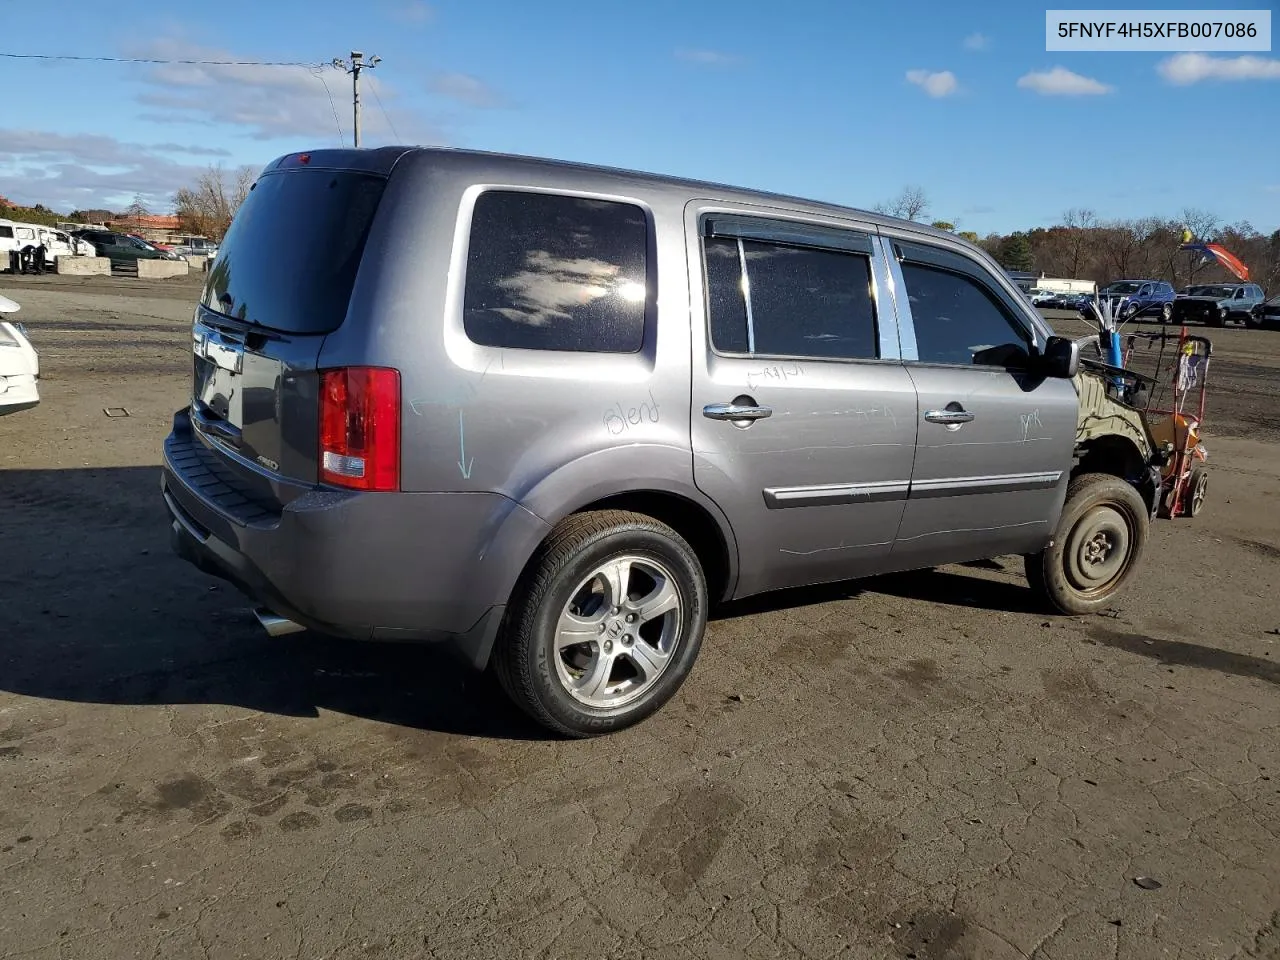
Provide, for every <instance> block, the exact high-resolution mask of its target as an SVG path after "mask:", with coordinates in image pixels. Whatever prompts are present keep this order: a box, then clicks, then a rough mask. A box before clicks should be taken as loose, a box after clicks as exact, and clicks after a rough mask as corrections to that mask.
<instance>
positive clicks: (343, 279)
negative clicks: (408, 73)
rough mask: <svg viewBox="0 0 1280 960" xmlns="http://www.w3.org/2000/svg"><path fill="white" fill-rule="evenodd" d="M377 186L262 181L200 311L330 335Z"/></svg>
mask: <svg viewBox="0 0 1280 960" xmlns="http://www.w3.org/2000/svg"><path fill="white" fill-rule="evenodd" d="M385 186H386V181H385V180H383V179H382V178H380V177H373V176H368V175H365V174H362V173H356V172H347V171H343V172H337V173H334V172H332V171H328V170H321V169H305V168H303V169H290V170H289V171H288V172H281V173H270V174H268V175H266V176H264V177H262V178H261V179H259V180H258V182H257V183H256V184H254V186H253V187H252V189H250V191H249V196H248V198H247V199H246V200H245V201H244V203H242V204H241V205H240V209H239V210H237V211H236V215H235V219H234V220H232V222H231V229H230V230H228V231H227V235H226V238H225V239H224V240H223V244H222V255H221V256H220V257H218V262H217V263H216V264H215V265H214V268H213V269H212V270H210V271H209V280H208V282H207V283H206V284H205V289H204V294H203V299H202V302H203V304H204V306H205V307H206V308H207V309H209V310H214V311H216V312H218V313H223V314H226V315H227V316H231V317H236V318H239V319H241V320H248V321H250V322H252V323H257V324H261V325H262V326H264V327H266V328H268V329H270V330H282V331H285V332H287V333H298V334H320V333H329V332H331V331H333V330H336V329H338V327H339V326H341V325H342V322H343V320H345V319H346V316H347V309H348V307H349V306H350V303H351V292H352V290H353V289H354V287H355V282H356V273H357V272H358V271H359V269H360V261H361V258H362V257H363V256H364V250H365V242H366V240H367V238H368V236H369V229H370V227H371V226H372V224H373V218H374V215H375V214H376V213H377V210H378V204H379V202H380V201H381V200H382V192H383V189H384V188H385ZM113 242H116V243H125V242H126V241H124V240H122V239H121V238H120V237H119V236H116V235H113Z"/></svg>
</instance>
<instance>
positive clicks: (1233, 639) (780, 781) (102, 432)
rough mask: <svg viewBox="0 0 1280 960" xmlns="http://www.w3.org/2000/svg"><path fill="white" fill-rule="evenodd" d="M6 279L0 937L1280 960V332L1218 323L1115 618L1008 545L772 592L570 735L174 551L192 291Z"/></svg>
mask: <svg viewBox="0 0 1280 960" xmlns="http://www.w3.org/2000/svg"><path fill="white" fill-rule="evenodd" d="M3 289H4V292H5V293H6V294H8V295H10V296H13V297H14V298H15V299H17V300H18V301H19V302H21V303H22V305H23V311H22V313H21V314H20V318H21V319H22V320H23V321H24V322H25V323H26V324H27V326H28V328H29V331H30V333H31V335H32V337H33V339H34V341H35V343H36V345H37V347H38V349H39V350H40V351H41V361H42V373H43V377H44V379H43V382H42V394H43V402H42V403H41V405H40V406H39V407H37V408H36V409H34V410H31V411H29V412H26V413H23V414H19V415H15V416H11V417H5V418H3V419H0V457H2V458H3V461H2V463H0V468H2V469H0V518H3V522H2V523H0V556H2V557H4V558H5V562H4V564H3V567H0V615H2V616H3V622H2V624H0V904H2V905H3V909H2V910H0V955H2V956H5V957H16V956H23V957H33V958H63V957H67V958H70V957H76V958H82V957H83V958H97V957H103V958H124V957H165V958H168V957H174V958H187V957H206V958H213V960H221V958H232V957H255V958H256V957H263V958H267V957H271V958H274V957H286V956H287V957H293V956H298V957H304V958H319V957H326V958H329V957H332V958H339V957H340V958H351V957H366V956H368V957H397V958H398V957H440V958H446V957H447V958H455V957H501V958H516V957H551V956H554V957H560V956H564V957H575V958H577V957H593V958H605V957H608V958H623V957H626V958H631V957H634V958H641V957H644V958H658V957H680V958H686V957H688V958H691V957H723V958H744V957H762V958H764V957H815V958H827V957H899V958H913V957H914V958H917V960H951V958H1013V957H1036V958H1046V960H1049V958H1053V960H1058V958H1089V960H1096V958H1102V957H1113V956H1116V957H1125V958H1131V957H1132V958H1138V957H1142V958H1146V957H1150V958H1156V957H1159V958H1188V960H1192V958H1194V960H1208V958H1216V957H1252V958H1264V957H1266V958H1276V957H1280V706H1278V704H1277V701H1278V699H1280V634H1278V633H1277V631H1280V599H1277V597H1278V595H1280V575H1278V571H1280V563H1278V560H1280V499H1278V496H1280V480H1278V479H1277V478H1278V477H1280V413H1278V412H1277V411H1278V410H1280V332H1276V331H1245V330H1241V329H1239V328H1230V329H1227V330H1219V331H1212V335H1213V337H1214V340H1215V345H1216V346H1217V351H1218V353H1217V359H1216V360H1215V363H1214V366H1213V368H1212V371H1211V376H1212V380H1213V391H1214V392H1213V393H1212V395H1211V397H1210V404H1211V405H1210V412H1209V416H1208V419H1207V422H1206V428H1205V430H1206V442H1207V443H1208V445H1209V449H1210V453H1211V465H1212V468H1213V474H1212V483H1211V487H1210V502H1209V505H1208V507H1207V508H1206V511H1205V514H1204V515H1202V516H1201V517H1200V518H1199V519H1196V520H1179V521H1162V522H1160V523H1159V524H1157V526H1156V527H1155V529H1154V533H1153V543H1152V546H1151V548H1150V550H1149V553H1148V559H1147V562H1146V565H1145V568H1144V569H1143V571H1142V573H1141V575H1140V577H1139V578H1138V581H1137V582H1136V583H1135V584H1134V586H1133V587H1132V588H1131V589H1130V591H1129V592H1128V594H1127V595H1126V596H1125V597H1124V598H1123V600H1122V601H1121V602H1119V603H1118V604H1117V605H1116V607H1115V608H1114V610H1112V611H1111V613H1110V614H1109V615H1107V616H1100V617H1093V618H1084V619H1069V618H1047V617H1045V616H1044V615H1043V614H1041V613H1039V612H1037V611H1035V610H1033V609H1031V608H1030V607H1029V606H1028V595H1027V591H1026V590H1025V588H1024V585H1023V581H1022V579H1021V564H1020V563H1019V562H1017V561H1015V560H1010V559H1005V560H1001V561H999V562H997V563H991V564H983V565H977V566H970V567H949V568H940V569H938V570H936V571H932V572H926V573H917V574H912V575H906V576H896V577H891V578H884V579H877V580H871V581H861V582H854V583H849V584H843V585H840V586H838V587H832V588H824V589H821V590H809V591H802V592H798V593H792V594H787V595H783V596H777V597H771V598H769V599H768V600H767V601H764V602H756V603H753V604H750V605H747V606H742V607H738V608H735V609H732V610H728V611H725V612H724V615H723V616H722V618H721V619H719V620H718V621H717V622H715V623H714V624H713V625H712V627H711V630H710V634H709V636H708V639H707V642H706V643H705V644H704V647H703V653H702V657H701V659H700V661H699V664H698V666H697V668H696V670H695V673H694V676H693V678H692V679H691V680H690V682H689V683H687V684H686V685H685V687H684V689H683V690H682V692H681V693H680V694H679V695H678V696H677V697H676V699H675V700H673V701H672V702H671V703H670V705H669V706H668V707H667V708H666V709H665V710H664V711H662V712H661V713H660V714H659V715H658V716H656V717H654V718H653V719H652V720H650V721H648V722H646V723H645V724H643V725H641V726H640V727H637V728H635V729H633V730H631V731H628V732H625V733H623V734H620V735H617V736H613V737H609V738H605V739H600V740H594V741H589V742H575V743H566V742H557V741H551V740H547V739H545V738H543V736H542V735H541V733H540V731H539V730H538V729H537V728H535V727H533V726H531V725H530V724H529V723H527V722H525V721H524V720H523V719H522V718H521V717H520V716H518V715H517V714H516V713H515V712H513V710H512V709H511V708H510V707H508V706H507V705H506V703H505V701H504V700H503V699H502V698H501V696H500V694H498V693H497V692H496V690H495V689H494V687H493V686H492V685H491V684H490V682H489V681H488V680H487V679H485V678H477V677H475V676H469V675H466V674H464V673H462V672H460V671H459V670H458V669H456V668H455V667H453V666H452V665H451V664H449V663H448V662H447V661H446V660H444V659H443V658H441V657H440V656H439V655H435V654H433V653H432V652H431V651H429V650H423V649H418V648H408V647H390V648H383V647H378V646H373V645H349V644H344V643H338V642H332V641H326V640H324V639H320V638H315V637H311V636H306V635H303V636H295V637H289V638H285V639H282V640H275V641H271V640H268V639H267V638H265V637H264V636H262V635H261V633H260V631H259V630H258V628H257V627H256V625H255V624H254V623H253V622H252V620H251V618H250V616H249V614H248V606H247V603H246V601H245V600H244V599H243V598H242V597H240V596H239V595H238V594H236V593H235V592H234V591H233V590H232V589H231V588H229V587H226V586H223V585H219V584H218V583H217V582H216V581H213V580H211V579H209V578H206V577H204V576H202V575H201V574H199V573H197V572H196V571H194V570H193V569H191V568H190V567H188V566H187V565H185V564H183V563H181V562H180V561H178V560H176V559H175V558H173V557H171V556H170V554H169V552H168V547H167V539H166V527H165V522H164V518H163V507H162V505H161V503H160V499H159V487H158V470H157V464H158V462H159V448H160V443H161V440H162V438H163V436H164V434H165V433H166V431H167V429H168V423H169V418H170V416H171V414H172V412H173V411H174V410H175V409H177V408H178V407H180V406H182V405H183V403H184V402H185V396H186V393H187V390H188V388H189V384H188V377H189V368H190V359H189V350H190V338H189V333H188V327H187V324H188V322H189V320H190V314H191V305H192V303H193V302H194V299H195V296H196V292H197V286H196V283H195V281H168V282H148V281H139V280H132V279H125V278H119V279H110V278H84V279H80V278H58V277H42V278H10V277H5V278H3ZM104 407H125V408H127V410H128V412H129V416H127V417H115V418H108V417H106V416H105V415H104V413H103V408H104ZM1141 877H1150V878H1154V879H1156V880H1158V881H1159V883H1160V884H1161V885H1160V886H1159V887H1158V888H1157V889H1144V888H1143V887H1142V886H1140V885H1139V884H1137V883H1135V878H1141Z"/></svg>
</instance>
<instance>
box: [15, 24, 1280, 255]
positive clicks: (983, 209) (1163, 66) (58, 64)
mask: <svg viewBox="0 0 1280 960" xmlns="http://www.w3.org/2000/svg"><path fill="white" fill-rule="evenodd" d="M1161 6H1163V7H1165V8H1181V7H1198V8H1204V7H1206V6H1208V3H1207V0H1201V2H1200V3H1198V4H1179V3H1164V4H1161ZM1223 6H1228V5H1227V4H1223ZM1235 6H1252V7H1262V6H1263V5H1262V4H1258V3H1254V4H1237V5H1235ZM52 11H53V8H50V7H47V6H45V7H39V6H37V5H29V4H25V3H18V2H11V3H6V4H4V9H3V13H0V21H2V23H3V29H0V52H5V53H28V54H29V53H43V54H73V55H81V56H118V57H157V58H177V59H234V60H254V61H256V60H271V61H281V60H283V61H306V62H327V61H329V60H331V59H332V58H333V57H335V56H345V55H346V54H347V53H349V52H350V51H351V50H352V49H353V48H356V49H361V50H363V51H364V52H365V53H366V54H373V53H376V54H378V55H379V56H381V57H382V58H383V62H382V63H381V64H380V65H379V66H378V68H377V69H376V70H375V71H373V72H372V73H370V74H366V77H367V78H368V80H367V82H366V94H365V131H364V142H365V145H366V146H373V145H377V144H380V143H390V142H431V143H447V144H451V145H455V146H465V147H476V148H480V149H488V150H503V151H511V152H517V153H527V154H534V155H541V156H553V157H557V158H563V159H572V160H583V161H588V162H593V163H604V164H610V165H617V166H624V167H631V168H636V169H643V170H653V171H657V172H663V173H672V174H677V175H682V176H691V177H697V178H702V179H711V180H718V181H723V182H729V183H734V184H739V185H743V186H748V187H759V188H764V189H770V190H777V191H782V192H787V193H795V194H800V195H803V196H809V197H814V198H816V199H821V200H829V201H833V202H837V203H843V204H848V205H851V206H858V207H870V206H872V205H874V204H876V203H877V202H879V201H883V200H886V199H888V198H890V197H892V196H893V195H895V194H897V193H898V192H900V191H901V190H902V188H903V187H905V186H907V185H919V186H921V187H923V188H924V190H925V192H926V193H927V195H928V197H929V199H930V201H931V213H932V215H934V216H936V217H939V218H943V219H946V220H950V221H953V222H956V223H957V224H958V225H959V226H960V228H961V229H971V230H976V231H978V232H979V233H986V232H988V231H992V230H1000V231H1006V230H1011V229H1016V228H1024V227H1031V226H1036V225H1047V224H1050V223H1053V222H1055V221H1056V220H1057V219H1058V218H1059V217H1060V215H1061V213H1062V212H1063V211H1064V210H1065V209H1067V208H1068V207H1089V208H1092V209H1093V210H1095V211H1096V212H1097V214H1098V215H1099V216H1100V217H1102V218H1103V219H1110V218H1119V217H1134V216H1147V215H1168V216H1176V215H1177V214H1178V213H1179V211H1181V210H1182V209H1183V208H1184V207H1197V208H1201V209H1205V210H1208V211H1210V212H1212V213H1214V214H1216V215H1217V216H1218V217H1219V218H1220V219H1221V220H1222V221H1224V222H1234V221H1238V220H1249V221H1250V222H1252V223H1253V225H1254V226H1255V227H1257V228H1258V229H1261V230H1265V231H1267V232H1270V231H1272V230H1275V229H1277V228H1280V59H1277V58H1276V55H1275V54H1271V53H1261V54H1255V55H1252V58H1251V59H1249V60H1248V61H1245V62H1239V61H1237V60H1236V58H1237V57H1238V56H1240V55H1238V54H1197V55H1193V56H1191V57H1187V56H1186V55H1182V56H1181V57H1180V58H1179V59H1174V60H1172V61H1171V57H1175V56H1176V55H1172V54H1169V53H1160V54H1157V53H1057V52H1055V53H1046V52H1045V49H1044V47H1045V42H1044V16H1045V14H1044V6H1043V5H1035V4H1030V3H1026V2H1012V0H989V2H987V3H986V4H985V5H983V6H977V5H973V6H969V5H963V4H957V3H953V2H950V3H949V2H931V3H924V2H911V0H898V2H894V3H850V2H847V0H845V2H827V0H791V2H788V3H769V4H765V3H755V4H751V3H743V2H742V0H733V2H729V0H700V2H698V3H688V2H683V3H681V2H676V0H648V2H646V3H642V4H625V5H624V4H600V3H598V2H596V3H586V2H583V0H540V2H538V3H529V2H514V0H488V2H485V0H474V2H470V3H466V2H463V0H426V2H424V0H365V2H363V3H351V2H349V0H347V2H337V0H254V2H245V0H219V2H217V3H204V4H196V3H192V4H158V3H153V2H143V0H117V2H116V3H114V4H93V5H89V4H81V3H75V4H67V5H64V6H63V7H60V8H57V13H56V15H55V14H54V13H52ZM1273 16H1274V14H1273ZM1276 20H1277V22H1278V23H1280V18H1276ZM1223 74H1238V75H1243V77H1244V78H1243V79H1218V77H1219V76H1221V75H1223ZM320 77H323V82H322V81H321V79H320ZM325 83H327V85H328V92H326V88H325ZM33 86H35V87H37V88H38V89H39V91H40V94H41V96H40V97H39V98H38V99H37V98H36V97H33V96H31V95H29V94H26V95H21V96H12V95H10V96H6V99H5V105H4V110H3V112H0V195H6V196H9V197H10V198H11V199H13V200H15V201H18V202H38V201H43V202H44V203H46V204H49V205H51V206H55V207H57V208H70V207H89V206H97V205H101V204H106V205H108V206H111V207H116V208H122V207H123V206H126V205H127V204H128V202H129V199H130V198H132V196H133V194H134V193H135V192H141V193H142V194H143V195H144V197H145V198H146V199H147V201H148V204H149V206H150V207H151V208H152V209H153V210H155V211H156V212H167V211H168V209H169V206H170V204H169V198H171V196H172V193H173V191H174V190H175V189H176V188H177V187H178V186H181V185H182V184H183V183H185V182H188V181H189V180H190V179H191V178H192V177H193V176H194V175H195V174H196V173H198V172H199V170H200V169H201V168H202V167H204V166H205V165H207V164H209V163H213V162H221V163H223V164H224V165H225V166H227V167H234V166H236V165H239V164H251V165H254V166H261V165H262V164H264V163H266V162H267V161H268V160H270V159H271V158H273V157H275V156H277V155H279V154H281V153H285V152H288V151H290V150H294V149H300V148H305V147H317V146H321V145H328V144H336V143H337V142H338V140H339V132H338V125H336V124H335V119H334V109H335V108H336V111H337V119H338V124H340V126H341V130H342V136H343V137H344V138H345V139H346V142H347V143H348V144H350V142H351V141H350V136H351V115H350V80H349V78H347V77H346V76H345V75H344V74H342V73H340V72H338V71H336V70H334V69H333V68H332V67H329V68H326V69H317V70H315V71H309V70H307V69H302V68H275V67H234V68H224V67H191V66H177V65H170V66H165V65H136V64H116V63H74V62H65V61H53V62H39V61H17V60H8V59H0V87H2V88H3V89H4V90H6V91H7V92H15V93H16V92H17V91H18V90H26V91H29V90H31V88H32V87H33ZM369 86H373V87H374V88H375V89H376V91H377V95H378V96H377V98H375V97H374V96H373V95H371V93H370V92H369V90H368V87H369ZM330 93H331V94H332V96H333V102H334V107H331V106H330V101H329V94H330ZM379 99H380V101H381V105H380V104H379V102H378V101H379ZM393 127H394V132H393V129H392V128H393Z"/></svg>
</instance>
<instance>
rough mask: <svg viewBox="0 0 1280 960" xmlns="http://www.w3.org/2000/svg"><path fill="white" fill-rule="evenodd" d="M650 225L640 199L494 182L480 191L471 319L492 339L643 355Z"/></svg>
mask: <svg viewBox="0 0 1280 960" xmlns="http://www.w3.org/2000/svg"><path fill="white" fill-rule="evenodd" d="M648 247H649V224H648V218H647V217H646V215H645V212H644V210H643V209H641V208H640V207H638V206H636V205H635V204H631V203H622V202H619V201H614V200H589V199H585V198H582V197H567V196H559V195H555V194H546V193H530V192H526V191H515V190H492V191H487V192H485V193H482V194H481V195H480V196H479V197H478V198H477V199H476V205H475V210H474V213H473V214H472V220H471V242H470V245H469V246H468V252H467V282H466V289H465V292H464V294H463V305H462V310H463V325H464V327H465V329H466V333H467V336H468V337H469V338H470V339H471V340H472V341H473V342H475V343H478V344H481V345H483V346H488V347H515V348H519V349H525V350H566V351H576V352H584V353H634V352H635V351H637V350H639V349H640V346H641V343H642V342H643V340H644V318H645V304H646V302H647V300H648V289H649V277H648V260H649V256H648Z"/></svg>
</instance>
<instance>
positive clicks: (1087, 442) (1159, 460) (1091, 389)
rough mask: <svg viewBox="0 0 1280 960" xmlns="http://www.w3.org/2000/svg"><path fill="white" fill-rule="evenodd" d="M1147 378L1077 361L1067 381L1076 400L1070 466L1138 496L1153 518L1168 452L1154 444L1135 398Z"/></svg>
mask: <svg viewBox="0 0 1280 960" xmlns="http://www.w3.org/2000/svg"><path fill="white" fill-rule="evenodd" d="M1147 379H1148V378H1146V377H1143V376H1142V375H1141V374H1137V373H1134V372H1133V371H1130V370H1125V369H1122V368H1119V367H1111V366H1108V365H1106V364H1103V363H1099V362H1095V361H1091V360H1085V359H1083V358H1082V359H1081V364H1080V368H1079V370H1078V371H1077V373H1076V376H1075V377H1074V378H1073V382H1074V383H1075V387H1076V394H1077V396H1078V397H1079V407H1078V409H1079V413H1078V418H1077V421H1076V442H1075V454H1076V462H1077V463H1078V464H1079V465H1080V466H1081V467H1082V468H1083V469H1084V470H1086V471H1091V470H1098V471H1099V472H1106V473H1115V474H1119V475H1121V476H1123V477H1124V479H1125V480H1127V481H1128V482H1129V483H1131V484H1133V486H1134V487H1135V488H1136V489H1137V490H1138V491H1139V492H1140V493H1141V494H1142V498H1143V500H1144V501H1146V503H1147V505H1148V508H1149V509H1150V511H1151V519H1153V520H1154V519H1155V517H1156V513H1157V511H1158V510H1159V506H1160V491H1161V484H1162V476H1163V473H1164V470H1165V467H1166V465H1167V464H1168V463H1169V461H1170V457H1171V455H1172V453H1173V445H1172V444H1171V443H1164V444H1161V443H1159V442H1157V440H1156V438H1155V436H1154V435H1153V434H1152V432H1151V428H1150V426H1149V424H1148V422H1147V417H1146V414H1145V413H1144V411H1143V409H1142V408H1141V407H1139V406H1137V405H1136V401H1137V399H1138V398H1139V397H1140V396H1141V394H1143V393H1144V392H1145V391H1146V390H1148V389H1149V388H1150V383H1144V381H1147Z"/></svg>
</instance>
